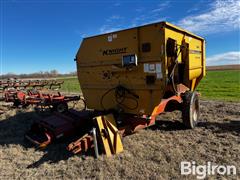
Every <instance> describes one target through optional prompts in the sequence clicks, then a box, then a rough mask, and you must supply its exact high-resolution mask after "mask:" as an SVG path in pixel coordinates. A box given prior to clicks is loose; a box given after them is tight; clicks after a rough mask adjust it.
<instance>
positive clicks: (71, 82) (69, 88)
mask: <svg viewBox="0 0 240 180" xmlns="http://www.w3.org/2000/svg"><path fill="white" fill-rule="evenodd" d="M59 80H64V83H63V85H62V88H61V91H63V92H74V93H80V92H81V90H80V85H79V82H78V79H77V77H70V78H69V77H67V78H62V79H59Z"/></svg>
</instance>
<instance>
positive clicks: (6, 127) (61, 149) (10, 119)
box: [0, 110, 72, 168]
mask: <svg viewBox="0 0 240 180" xmlns="http://www.w3.org/2000/svg"><path fill="white" fill-rule="evenodd" d="M46 116H49V113H36V112H34V111H31V112H24V110H16V115H8V114H7V115H6V118H5V119H2V118H1V119H2V120H0V146H9V145H12V144H16V145H20V146H22V147H24V148H26V149H27V148H33V145H32V144H30V143H29V142H28V141H26V139H25V138H24V136H25V133H26V132H27V131H28V130H29V129H30V127H31V124H32V123H33V122H36V121H39V120H40V119H41V118H45V117H46ZM68 143H69V142H68V141H66V140H61V141H58V142H56V143H54V144H52V145H49V146H48V147H47V148H45V149H44V150H41V151H44V155H43V156H42V157H41V158H40V159H39V160H38V161H36V162H34V163H33V164H30V165H29V166H28V168H35V167H38V166H40V165H41V164H43V163H44V162H50V163H57V162H59V161H61V160H66V159H68V158H69V157H70V156H71V155H72V154H71V153H70V152H68V151H67V150H66V147H67V145H68ZM35 150H36V151H40V150H38V149H35Z"/></svg>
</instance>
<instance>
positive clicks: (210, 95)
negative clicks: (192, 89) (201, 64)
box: [197, 70, 240, 101]
mask: <svg viewBox="0 0 240 180" xmlns="http://www.w3.org/2000/svg"><path fill="white" fill-rule="evenodd" d="M197 91H199V92H200V93H201V96H202V97H203V98H204V99H216V100H226V101H240V71H238V70H226V71H208V72H207V75H206V76H205V77H204V78H203V79H202V80H201V82H200V83H199V86H198V87H197Z"/></svg>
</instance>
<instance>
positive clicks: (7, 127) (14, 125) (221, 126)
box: [0, 110, 240, 168]
mask: <svg viewBox="0 0 240 180" xmlns="http://www.w3.org/2000/svg"><path fill="white" fill-rule="evenodd" d="M48 115H49V114H44V113H43V114H42V113H41V114H39V113H36V112H33V111H30V112H25V111H24V110H17V112H16V115H11V114H10V115H5V118H1V119H2V120H0V146H8V145H11V144H16V145H20V146H22V147H24V148H32V146H31V145H30V144H29V143H28V142H26V140H25V139H24V135H25V133H26V132H27V131H28V130H29V129H30V127H31V124H32V123H33V122H35V121H38V120H40V119H41V118H44V117H46V116H48ZM1 116H2V115H1ZM199 127H200V128H206V129H210V130H211V131H213V132H215V133H227V132H234V133H237V134H240V120H239V121H227V122H200V123H199ZM149 129H151V130H157V129H158V130H163V131H176V130H184V129H185V127H184V126H183V124H182V123H181V122H180V121H170V120H161V121H156V125H154V126H152V127H149ZM71 140H72V139H71ZM70 142H71V141H70V140H66V139H65V140H61V141H58V142H55V143H54V144H52V145H50V146H48V147H47V148H46V149H44V150H43V151H44V155H43V156H42V157H41V158H40V159H39V160H38V161H36V162H34V163H33V164H30V165H29V166H28V168H37V167H38V166H40V165H41V164H43V163H44V162H49V163H57V162H59V161H61V160H66V159H68V158H69V157H70V156H72V154H71V153H70V152H68V151H67V150H66V147H67V145H68V144H69V143H70ZM36 151H37V150H36Z"/></svg>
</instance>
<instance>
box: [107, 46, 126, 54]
mask: <svg viewBox="0 0 240 180" xmlns="http://www.w3.org/2000/svg"><path fill="white" fill-rule="evenodd" d="M126 52H127V47H123V48H115V49H105V50H103V52H102V55H103V56H105V55H115V54H124V53H126Z"/></svg>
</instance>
